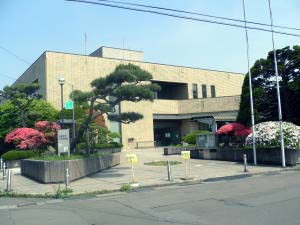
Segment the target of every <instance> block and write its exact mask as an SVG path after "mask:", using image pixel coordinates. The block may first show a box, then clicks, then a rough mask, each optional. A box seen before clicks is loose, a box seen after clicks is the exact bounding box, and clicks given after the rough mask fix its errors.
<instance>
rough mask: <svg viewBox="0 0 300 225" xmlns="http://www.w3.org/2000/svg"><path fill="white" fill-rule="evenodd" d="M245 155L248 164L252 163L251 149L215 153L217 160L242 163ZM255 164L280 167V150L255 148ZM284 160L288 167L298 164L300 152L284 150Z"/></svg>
mask: <svg viewBox="0 0 300 225" xmlns="http://www.w3.org/2000/svg"><path fill="white" fill-rule="evenodd" d="M244 154H246V155H247V160H248V162H250V163H252V162H253V151H252V149H239V148H229V149H218V150H217V152H216V159H217V160H224V161H235V162H242V161H243V155H244ZM256 156H257V162H258V163H262V164H279V165H281V150H280V148H257V150H256ZM285 160H286V164H287V165H289V166H294V165H296V164H299V163H300V150H295V149H285Z"/></svg>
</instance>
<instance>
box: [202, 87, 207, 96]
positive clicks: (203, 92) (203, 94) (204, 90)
mask: <svg viewBox="0 0 300 225" xmlns="http://www.w3.org/2000/svg"><path fill="white" fill-rule="evenodd" d="M202 98H207V91H206V84H202Z"/></svg>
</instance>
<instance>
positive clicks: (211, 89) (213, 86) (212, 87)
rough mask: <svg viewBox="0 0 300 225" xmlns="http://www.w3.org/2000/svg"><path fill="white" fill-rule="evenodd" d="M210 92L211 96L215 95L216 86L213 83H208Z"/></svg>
mask: <svg viewBox="0 0 300 225" xmlns="http://www.w3.org/2000/svg"><path fill="white" fill-rule="evenodd" d="M210 92H211V97H212V98H215V97H216V86H215V85H210Z"/></svg>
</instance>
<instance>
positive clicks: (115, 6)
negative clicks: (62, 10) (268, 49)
mask: <svg viewBox="0 0 300 225" xmlns="http://www.w3.org/2000/svg"><path fill="white" fill-rule="evenodd" d="M65 1H70V2H79V3H87V4H94V5H100V6H106V7H111V8H118V9H126V10H130V11H138V12H144V13H151V14H157V15H163V16H169V17H174V18H180V19H186V20H192V21H198V22H206V23H211V24H219V25H224V26H231V27H238V28H242V29H245V27H244V26H243V25H239V24H234V23H225V22H219V21H214V20H208V19H200V18H195V17H189V16H181V15H177V14H171V13H164V12H158V11H153V10H145V9H138V8H132V7H125V6H121V5H112V4H105V3H99V2H92V1H83V0H65ZM247 29H251V30H259V31H264V32H270V33H271V32H272V31H271V30H269V29H265V28H259V27H253V26H247ZM273 33H277V34H282V35H286V36H294V37H300V34H294V33H287V32H282V31H275V30H273Z"/></svg>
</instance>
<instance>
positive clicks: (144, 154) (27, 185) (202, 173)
mask: <svg viewBox="0 0 300 225" xmlns="http://www.w3.org/2000/svg"><path fill="white" fill-rule="evenodd" d="M128 153H136V154H137V156H138V159H139V161H138V163H137V164H136V165H135V168H134V172H135V177H136V180H137V181H138V182H139V183H140V185H141V186H148V185H164V184H168V183H170V182H169V181H167V169H166V167H165V166H149V165H144V163H145V162H152V161H160V160H170V161H180V162H183V161H182V159H181V157H180V155H170V156H164V155H163V149H162V148H157V149H142V150H130V151H123V152H122V153H121V164H120V165H119V166H116V167H114V168H111V169H108V170H105V171H102V172H100V173H96V174H94V175H91V176H89V177H85V178H82V179H80V180H77V181H74V182H72V183H71V188H72V189H73V191H74V193H84V192H92V191H100V190H116V189H120V187H121V186H122V185H124V184H127V183H129V182H130V181H131V168H130V165H129V164H128V163H127V161H126V154H128ZM243 169H244V168H243V165H242V164H239V163H234V162H225V161H213V160H199V159H191V160H189V163H188V176H189V177H192V178H193V179H194V180H205V179H211V178H217V177H225V176H233V175H240V174H245V173H244V172H243ZM281 169H282V168H281V167H272V166H255V167H254V166H249V171H250V173H249V174H255V173H264V172H272V171H279V170H281ZM172 175H173V182H183V181H182V180H181V178H183V177H184V175H185V167H184V163H182V164H178V165H174V166H172ZM4 186H5V181H3V180H2V179H1V180H0V188H1V189H3V188H4ZM58 186H59V185H58V184H40V183H38V182H35V181H33V180H31V179H28V178H25V177H23V176H21V175H20V169H14V170H13V177H12V188H13V190H14V191H15V192H17V193H31V194H43V193H54V192H55V191H56V190H57V188H58ZM61 186H62V187H64V186H63V184H62V185H61Z"/></svg>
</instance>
